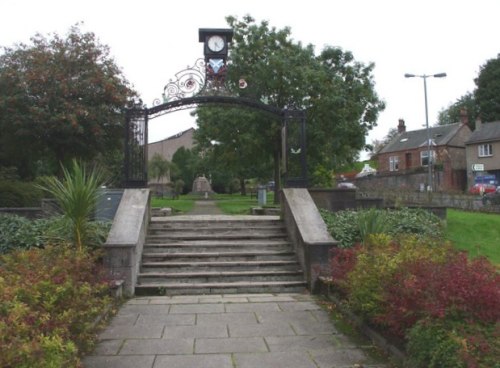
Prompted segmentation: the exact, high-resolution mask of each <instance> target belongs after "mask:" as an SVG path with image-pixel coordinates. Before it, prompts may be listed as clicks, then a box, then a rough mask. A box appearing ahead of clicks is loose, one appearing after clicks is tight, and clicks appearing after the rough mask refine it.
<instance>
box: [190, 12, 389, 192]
mask: <svg viewBox="0 0 500 368" xmlns="http://www.w3.org/2000/svg"><path fill="white" fill-rule="evenodd" d="M227 21H228V23H229V25H230V26H231V27H232V28H233V29H234V32H235V33H234V36H233V41H232V44H231V55H230V56H231V66H230V68H229V69H228V84H229V86H231V87H235V86H237V85H238V80H239V79H240V78H244V79H245V80H246V82H247V84H248V87H247V88H246V89H243V90H239V94H240V95H241V96H244V97H249V98H253V99H256V100H259V101H265V102H266V103H267V104H269V105H272V106H275V107H278V108H296V109H304V110H306V111H307V123H308V126H307V142H308V163H309V172H310V175H311V174H313V173H315V172H319V171H324V170H317V168H318V167H320V166H321V167H325V168H326V169H327V170H331V169H333V168H334V167H336V166H339V165H341V164H343V163H345V162H348V161H352V160H353V157H354V156H355V155H356V153H357V151H358V150H359V149H362V148H363V147H364V146H365V135H366V133H367V131H368V130H369V129H371V128H372V127H373V126H375V122H376V118H377V116H378V113H379V112H380V111H381V110H382V109H383V108H384V104H383V102H381V101H380V100H379V99H378V97H377V95H376V93H375V91H374V83H373V79H372V76H371V73H372V70H373V68H374V65H373V64H369V65H367V66H365V65H364V64H362V63H359V62H356V61H355V60H354V57H353V55H352V54H351V53H350V52H343V51H342V50H341V49H339V48H333V47H328V48H326V49H325V50H323V52H322V53H321V54H320V55H319V56H316V55H315V53H314V47H313V46H312V45H307V46H303V45H302V44H301V43H296V42H294V41H293V40H292V39H291V31H290V29H289V28H284V29H282V30H277V29H276V28H274V27H270V26H269V24H268V22H266V21H263V22H261V23H260V24H257V23H256V22H255V20H254V19H253V18H252V17H250V16H246V17H244V18H243V19H242V20H238V19H237V18H235V17H228V18H227ZM235 90H237V88H235ZM219 110H220V111H219V112H217V113H212V114H203V113H199V114H198V120H197V121H198V126H199V127H200V130H201V129H203V130H205V131H206V132H207V133H204V135H205V136H206V137H210V139H211V140H216V141H219V142H224V143H226V142H227V136H228V135H231V134H232V136H233V139H235V140H236V141H239V146H238V147H243V145H245V146H246V144H250V145H251V146H252V147H251V149H248V150H246V149H245V151H243V150H241V151H240V152H241V153H242V154H244V157H242V159H241V161H240V162H241V164H242V165H245V166H247V165H248V163H249V162H252V158H253V162H257V161H258V160H259V161H262V162H267V161H268V160H269V159H271V160H272V162H273V163H274V170H273V171H274V178H275V182H276V190H279V188H280V161H281V124H282V122H281V120H280V119H277V118H276V117H274V116H271V115H269V114H266V113H262V112H251V113H247V112H244V113H241V114H240V116H237V115H233V116H232V117H231V118H230V119H231V122H232V125H230V126H229V128H225V127H224V126H227V125H224V126H223V125H222V124H226V123H227V122H228V121H229V118H227V119H225V118H224V117H227V115H224V111H223V110H222V109H219ZM224 110H227V109H224ZM200 111H201V110H200ZM222 119H224V121H225V122H226V123H222V122H221V120H222ZM236 127H237V128H236ZM243 134H246V135H248V137H245V136H242V135H243ZM240 136H241V137H240ZM200 141H201V139H200ZM248 142H250V143H248ZM223 148H224V144H221V149H223ZM227 149H228V150H229V149H230V146H228V147H227ZM226 153H227V152H226ZM220 157H221V158H222V157H224V156H222V155H221V156H220ZM277 197H278V196H275V198H277Z"/></svg>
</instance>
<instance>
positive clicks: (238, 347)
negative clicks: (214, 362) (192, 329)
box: [195, 337, 268, 354]
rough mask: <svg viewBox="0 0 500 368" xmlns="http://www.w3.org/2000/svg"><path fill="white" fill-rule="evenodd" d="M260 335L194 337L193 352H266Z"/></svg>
mask: <svg viewBox="0 0 500 368" xmlns="http://www.w3.org/2000/svg"><path fill="white" fill-rule="evenodd" d="M267 351H268V350H267V346H266V343H265V342H264V339H263V338H262V337H232V338H227V339H196V345H195V353H196V354H199V353H259V352H267Z"/></svg>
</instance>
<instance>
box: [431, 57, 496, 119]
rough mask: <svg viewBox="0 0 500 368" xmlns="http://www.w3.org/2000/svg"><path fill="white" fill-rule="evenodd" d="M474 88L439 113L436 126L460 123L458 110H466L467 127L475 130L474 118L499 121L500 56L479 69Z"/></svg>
mask: <svg viewBox="0 0 500 368" xmlns="http://www.w3.org/2000/svg"><path fill="white" fill-rule="evenodd" d="M474 82H475V84H476V88H475V89H474V91H473V92H468V93H466V94H465V95H463V96H462V97H460V98H458V99H457V101H456V102H455V103H453V104H451V105H450V106H448V107H447V108H445V109H443V110H441V111H440V112H439V117H438V124H439V125H444V124H453V123H456V122H458V121H460V110H462V109H464V108H465V109H466V110H467V117H468V119H469V126H470V127H471V129H475V121H476V118H478V117H479V118H480V119H481V120H482V121H484V122H491V121H498V120H500V54H499V55H497V57H496V58H494V59H490V60H488V61H486V63H485V64H484V65H482V66H481V67H480V70H479V74H478V77H477V78H476V79H475V80H474Z"/></svg>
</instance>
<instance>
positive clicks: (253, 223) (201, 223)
mask: <svg viewBox="0 0 500 368" xmlns="http://www.w3.org/2000/svg"><path fill="white" fill-rule="evenodd" d="M149 226H150V227H153V228H156V227H161V228H169V229H172V228H173V229H183V228H188V229H189V228H215V229H216V228H219V227H248V228H251V227H278V228H281V227H284V225H283V222H282V221H280V220H259V219H258V217H256V218H255V220H190V221H185V220H184V221H175V220H173V219H168V220H163V219H156V220H155V219H154V218H153V219H152V220H151V222H150V225H149Z"/></svg>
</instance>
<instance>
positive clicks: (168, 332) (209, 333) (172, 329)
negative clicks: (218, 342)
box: [163, 324, 229, 339]
mask: <svg viewBox="0 0 500 368" xmlns="http://www.w3.org/2000/svg"><path fill="white" fill-rule="evenodd" d="M189 337H194V338H195V339H197V338H200V337H229V333H228V329H227V327H226V326H225V325H221V324H206V325H197V326H166V327H165V331H164V332H163V338H164V339H176V338H189Z"/></svg>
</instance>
